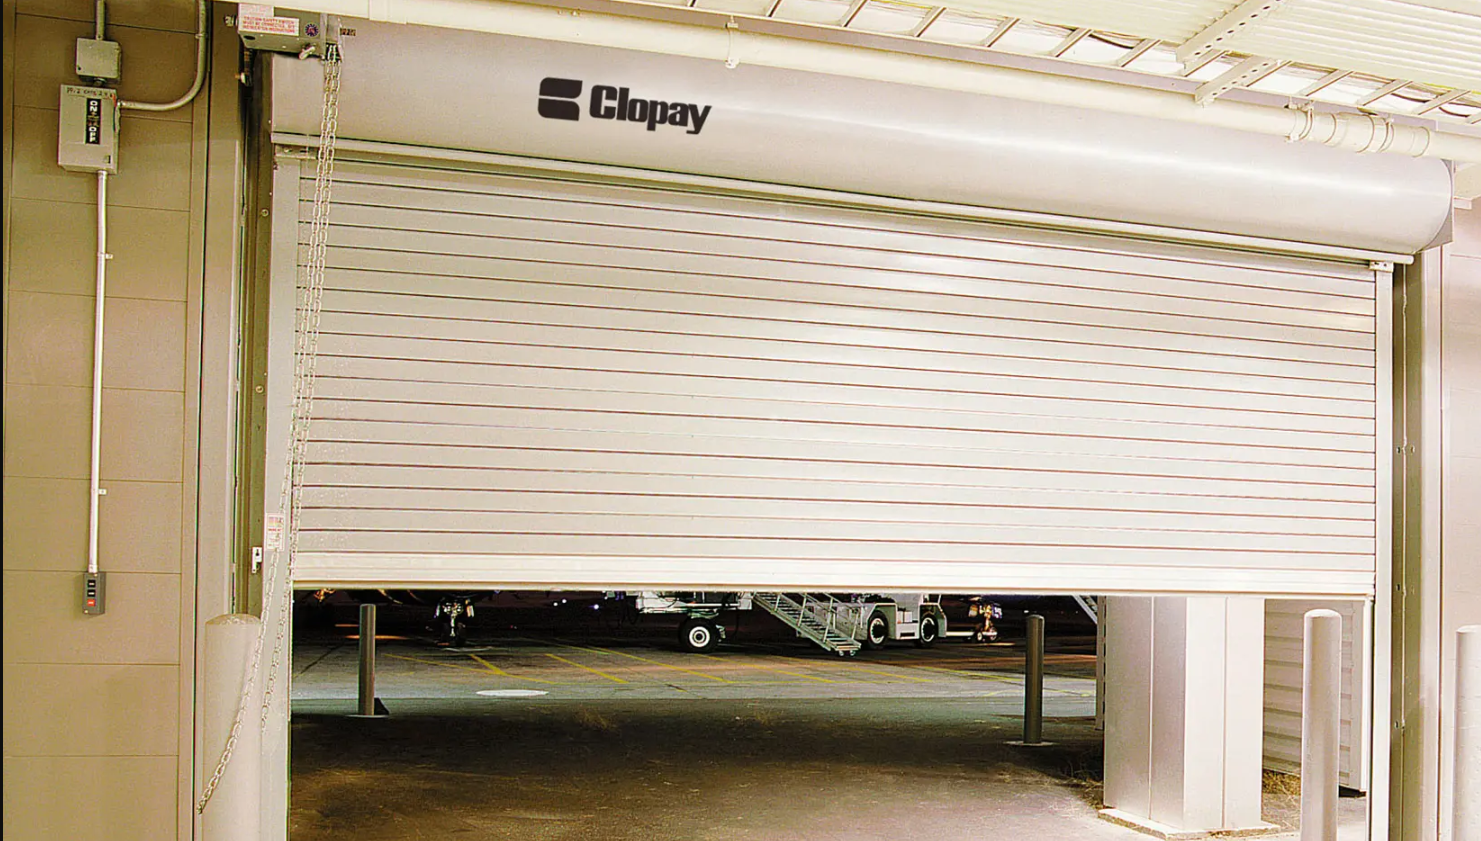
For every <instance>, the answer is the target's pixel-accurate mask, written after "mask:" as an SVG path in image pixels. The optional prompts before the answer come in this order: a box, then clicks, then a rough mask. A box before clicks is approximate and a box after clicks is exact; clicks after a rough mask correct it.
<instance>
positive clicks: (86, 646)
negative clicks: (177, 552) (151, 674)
mask: <svg viewBox="0 0 1481 841" xmlns="http://www.w3.org/2000/svg"><path fill="white" fill-rule="evenodd" d="M4 581H5V623H6V634H5V662H6V663H12V664H13V663H74V664H85V663H141V664H174V663H178V662H179V657H180V576H178V575H160V574H155V573H138V572H116V573H113V574H111V575H109V576H108V612H107V613H106V614H104V615H102V616H84V615H83V614H82V611H81V610H80V609H79V607H78V606H79V604H80V603H81V599H82V570H81V567H79V569H78V571H77V572H20V571H16V572H6V573H5V578H4ZM51 711H52V714H54V715H57V716H59V717H61V718H63V719H64V720H69V721H70V720H71V718H72V717H73V715H74V713H73V712H72V709H71V708H70V706H68V705H65V704H59V705H56V706H54V707H53V708H52V710H51Z"/></svg>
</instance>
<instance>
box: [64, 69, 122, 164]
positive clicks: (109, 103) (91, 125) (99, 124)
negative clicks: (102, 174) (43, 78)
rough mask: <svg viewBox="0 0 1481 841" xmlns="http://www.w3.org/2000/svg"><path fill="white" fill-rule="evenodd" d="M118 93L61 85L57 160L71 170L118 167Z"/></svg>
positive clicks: (108, 90) (105, 89)
mask: <svg viewBox="0 0 1481 841" xmlns="http://www.w3.org/2000/svg"><path fill="white" fill-rule="evenodd" d="M117 99H118V94H117V93H116V92H115V91H113V90H111V89H109V88H85V87H83V86H81V85H62V109H61V117H60V119H61V123H60V125H59V126H58V130H57V163H58V164H59V165H61V167H62V169H67V170H72V171H73V172H97V171H98V170H100V169H101V170H105V171H107V172H110V173H112V172H117V171H118V122H117V120H118V110H117V109H116V108H115V107H114V104H115V102H116V101H117Z"/></svg>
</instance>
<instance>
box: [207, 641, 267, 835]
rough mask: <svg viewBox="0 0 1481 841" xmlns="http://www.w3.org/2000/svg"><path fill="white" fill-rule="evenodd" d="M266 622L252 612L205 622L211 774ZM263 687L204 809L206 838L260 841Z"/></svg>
mask: <svg viewBox="0 0 1481 841" xmlns="http://www.w3.org/2000/svg"><path fill="white" fill-rule="evenodd" d="M261 625H262V620H260V619H258V618H257V617H256V616H251V615H248V614H241V613H233V614H230V615H227V616H218V617H216V618H215V619H212V620H211V621H209V622H207V623H206V633H205V645H204V660H205V674H204V676H203V677H204V694H205V699H204V704H203V705H202V708H203V714H204V716H205V748H206V754H205V756H206V765H205V774H206V778H207V779H210V777H211V775H212V774H213V773H214V772H215V770H216V765H217V760H218V759H219V758H220V756H221V751H222V749H223V748H224V747H225V746H226V740H227V738H228V736H229V734H230V733H231V724H232V721H233V720H234V719H235V718H236V714H237V709H238V707H239V706H240V704H241V697H242V688H243V684H244V683H245V678H246V675H247V663H248V661H250V660H251V659H252V647H253V645H254V644H255V642H256V640H257V629H258V628H259V627H260V626H261ZM260 698H261V691H260V688H254V690H253V692H252V697H251V698H249V699H247V705H246V709H245V712H244V715H243V716H242V723H241V726H240V727H238V728H237V741H236V744H235V745H234V746H233V748H232V754H231V759H230V761H229V762H228V763H227V765H226V770H225V771H224V772H223V773H222V775H221V779H220V782H219V783H218V784H217V786H216V790H215V792H214V793H213V794H212V796H211V800H210V802H208V803H207V804H206V809H205V811H204V812H202V813H201V838H202V839H203V841H257V839H258V837H259V836H260V835H261V830H260V826H261V823H260V822H261V820H262V788H261V762H262V722H261V718H260V716H261V710H262V706H261V701H260V700H259V699H260Z"/></svg>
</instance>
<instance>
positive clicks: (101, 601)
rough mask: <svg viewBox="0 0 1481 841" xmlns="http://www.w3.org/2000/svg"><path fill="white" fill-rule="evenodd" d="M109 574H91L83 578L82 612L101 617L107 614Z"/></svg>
mask: <svg viewBox="0 0 1481 841" xmlns="http://www.w3.org/2000/svg"><path fill="white" fill-rule="evenodd" d="M107 595H108V573H106V572H89V573H86V574H84V575H83V576H82V612H83V613H85V614H87V615H88V616H101V615H103V614H104V613H106V612H107V605H106V604H105V602H106V597H107Z"/></svg>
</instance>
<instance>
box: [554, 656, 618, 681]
mask: <svg viewBox="0 0 1481 841" xmlns="http://www.w3.org/2000/svg"><path fill="white" fill-rule="evenodd" d="M542 653H544V655H545V656H546V657H549V658H550V659H552V660H559V661H560V662H562V663H565V664H566V665H567V666H575V667H576V668H578V669H585V670H586V671H588V672H591V673H592V674H594V675H601V676H602V677H604V678H606V679H607V680H610V681H612V682H613V683H627V681H625V680H623V679H622V678H620V677H614V676H612V675H609V674H607V673H606V672H604V671H601V670H600V669H593V668H592V667H590V666H583V665H581V664H580V663H577V662H576V661H575V660H567V659H566V658H564V657H562V656H560V655H559V654H551V653H550V652H548V651H546V652H542Z"/></svg>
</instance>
